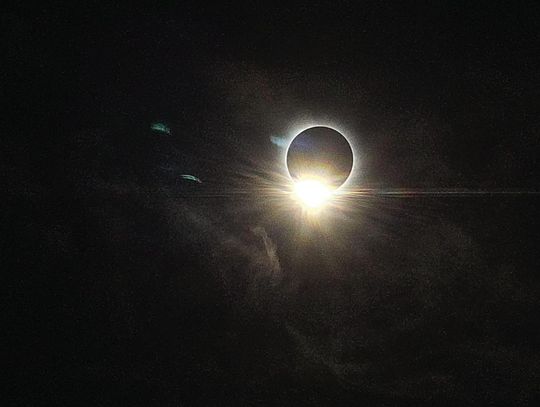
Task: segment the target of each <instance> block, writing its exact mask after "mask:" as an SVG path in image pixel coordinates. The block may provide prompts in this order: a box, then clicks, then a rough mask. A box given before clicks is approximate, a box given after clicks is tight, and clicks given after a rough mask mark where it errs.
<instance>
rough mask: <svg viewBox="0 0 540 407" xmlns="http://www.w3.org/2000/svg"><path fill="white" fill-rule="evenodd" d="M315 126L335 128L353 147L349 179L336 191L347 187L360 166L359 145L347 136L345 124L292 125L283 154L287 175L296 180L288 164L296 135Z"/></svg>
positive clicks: (307, 123) (315, 123) (306, 123)
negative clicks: (288, 157)
mask: <svg viewBox="0 0 540 407" xmlns="http://www.w3.org/2000/svg"><path fill="white" fill-rule="evenodd" d="M314 127H326V128H328V129H330V130H333V131H335V132H337V133H339V134H340V135H341V136H342V137H343V138H344V139H345V140H346V141H347V143H348V145H349V147H350V149H351V152H352V167H351V169H350V172H349V176H348V177H347V179H346V180H345V181H344V182H343V183H342V184H341V185H339V186H338V187H337V188H335V189H334V193H336V192H337V191H338V190H342V189H345V188H346V187H347V186H348V184H349V183H350V182H351V180H352V179H353V178H354V177H355V176H356V173H357V170H358V166H359V163H358V154H357V146H356V145H355V143H354V142H352V141H351V138H350V137H348V136H347V134H348V133H349V132H348V131H347V130H344V129H343V126H337V125H334V124H333V123H329V122H306V121H304V122H303V123H302V124H299V125H296V126H294V127H292V128H291V131H290V132H289V134H290V136H289V137H288V139H287V142H286V148H284V153H283V156H282V162H283V166H284V169H285V170H286V172H287V175H288V177H289V179H291V180H292V181H293V182H294V180H293V177H292V176H291V174H290V171H289V168H288V165H287V156H288V154H289V149H290V147H291V144H292V142H293V140H294V139H296V137H297V136H298V135H300V134H301V133H303V132H305V131H306V130H309V129H311V128H314Z"/></svg>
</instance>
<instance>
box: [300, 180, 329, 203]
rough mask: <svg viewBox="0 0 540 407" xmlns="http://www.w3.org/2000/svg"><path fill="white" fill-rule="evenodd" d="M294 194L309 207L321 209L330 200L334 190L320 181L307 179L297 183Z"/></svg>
mask: <svg viewBox="0 0 540 407" xmlns="http://www.w3.org/2000/svg"><path fill="white" fill-rule="evenodd" d="M294 195H295V197H296V199H297V200H298V201H299V202H300V203H301V204H302V205H303V206H305V207H307V208H308V209H319V208H321V207H322V206H323V205H324V204H325V203H326V202H328V200H329V199H330V197H331V196H332V191H331V190H330V188H328V187H327V186H326V185H325V184H324V183H322V182H320V181H317V180H306V181H299V182H297V183H296V184H295V186H294Z"/></svg>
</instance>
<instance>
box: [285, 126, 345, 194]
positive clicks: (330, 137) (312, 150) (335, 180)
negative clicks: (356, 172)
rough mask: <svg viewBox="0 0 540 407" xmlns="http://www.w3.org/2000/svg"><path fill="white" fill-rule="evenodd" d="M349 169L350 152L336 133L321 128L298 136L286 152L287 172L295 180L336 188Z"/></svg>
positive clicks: (308, 130)
mask: <svg viewBox="0 0 540 407" xmlns="http://www.w3.org/2000/svg"><path fill="white" fill-rule="evenodd" d="M352 167H353V151H352V148H351V145H350V144H349V142H348V141H347V139H346V138H345V137H344V136H343V135H342V134H341V133H339V132H338V131H336V130H334V129H331V128H329V127H324V126H316V127H310V128H309V129H306V130H304V131H302V132H301V133H299V134H298V135H297V136H296V137H295V138H294V139H293V140H292V142H291V144H290V145H289V149H288V150H287V169H288V170H289V174H290V176H291V178H292V179H293V180H294V181H295V182H297V181H305V180H317V181H319V182H323V183H324V184H325V185H327V187H329V188H333V189H337V188H339V187H340V186H341V185H343V184H344V183H345V181H347V178H349V175H350V174H351V171H352Z"/></svg>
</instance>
